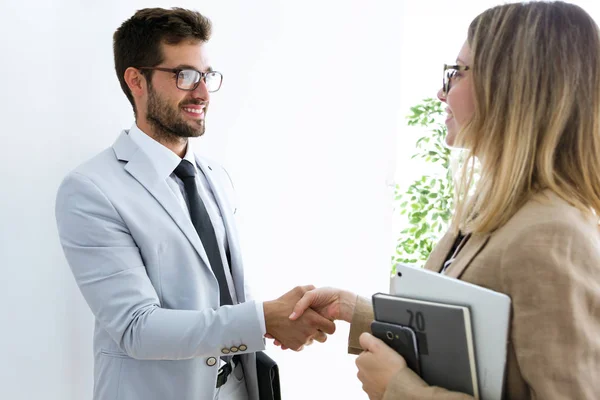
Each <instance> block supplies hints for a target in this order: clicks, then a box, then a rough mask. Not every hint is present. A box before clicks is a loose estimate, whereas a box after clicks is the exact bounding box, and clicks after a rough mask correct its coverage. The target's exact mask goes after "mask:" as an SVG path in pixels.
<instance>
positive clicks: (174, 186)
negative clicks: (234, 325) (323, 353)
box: [129, 123, 267, 336]
mask: <svg viewBox="0 0 600 400" xmlns="http://www.w3.org/2000/svg"><path fill="white" fill-rule="evenodd" d="M129 137H131V140H133V141H134V143H135V144H136V145H138V147H139V148H140V149H141V150H142V151H143V152H144V153H145V154H146V155H147V156H148V158H149V159H150V160H151V162H152V165H153V166H154V168H155V169H156V172H157V173H158V174H159V176H163V177H164V179H166V181H167V184H168V185H169V187H170V188H171V190H172V191H173V194H174V195H175V196H176V197H177V199H178V200H179V204H181V207H183V209H184V210H185V211H186V212H187V213H188V215H189V202H188V199H187V195H186V193H185V190H184V186H183V181H182V180H181V179H179V177H177V176H176V175H175V173H174V172H173V171H174V170H175V168H177V166H178V165H179V163H180V162H181V160H182V159H181V158H179V156H178V155H177V154H175V153H173V152H172V151H171V150H170V149H168V148H167V147H165V146H163V145H162V144H160V143H159V142H157V141H156V140H154V139H152V138H151V137H150V136H148V135H147V134H145V133H144V132H142V130H140V128H138V126H137V124H135V123H134V124H133V126H132V127H131V129H130V130H129ZM183 159H185V160H188V161H189V162H190V163H191V164H192V165H193V166H194V168H195V169H196V184H197V186H198V192H199V193H198V194H199V195H200V198H201V199H202V202H203V203H204V205H205V207H206V211H207V212H208V215H209V216H210V220H211V222H212V224H213V227H214V229H215V234H216V236H217V242H218V244H219V252H220V253H221V260H222V261H223V269H224V270H225V278H226V279H227V285H228V286H229V292H230V293H231V298H232V300H233V302H234V304H237V302H238V301H237V296H236V293H235V288H234V286H233V278H232V276H231V271H230V269H229V262H228V260H227V256H226V254H227V253H226V252H227V250H228V249H229V243H228V241H227V232H226V230H225V225H224V223H223V218H222V216H221V210H220V209H219V206H218V205H217V201H216V200H215V197H214V194H213V193H212V190H211V189H210V185H209V184H208V181H207V180H206V177H205V176H204V173H203V172H202V170H201V169H200V168H198V166H197V165H196V159H195V156H194V152H193V150H192V144H191V143H190V142H189V141H188V146H187V149H186V153H185V155H184V157H183ZM256 313H257V315H258V318H259V323H260V326H261V329H262V334H263V336H264V335H265V333H266V332H267V329H266V325H265V315H264V311H263V303H262V302H256Z"/></svg>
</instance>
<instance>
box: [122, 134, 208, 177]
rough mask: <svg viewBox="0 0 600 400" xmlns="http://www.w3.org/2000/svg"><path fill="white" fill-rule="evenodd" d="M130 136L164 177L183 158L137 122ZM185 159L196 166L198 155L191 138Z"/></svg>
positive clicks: (169, 173) (171, 171)
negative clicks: (139, 126) (146, 131)
mask: <svg viewBox="0 0 600 400" xmlns="http://www.w3.org/2000/svg"><path fill="white" fill-rule="evenodd" d="M129 137H130V138H131V140H133V142H134V143H135V144H136V145H137V146H138V147H139V148H140V149H141V150H142V151H143V152H144V153H145V154H146V156H148V158H149V159H150V162H151V163H152V166H153V167H154V169H155V170H156V172H157V173H158V175H159V176H160V177H161V178H163V179H167V178H168V177H169V176H170V175H171V174H172V173H173V171H174V170H175V168H177V166H178V165H179V163H180V162H181V160H182V159H181V158H180V157H179V156H178V155H177V154H175V153H173V152H172V151H171V150H170V149H168V148H167V147H165V146H163V145H162V144H160V143H159V142H157V141H156V140H154V139H152V138H151V137H150V136H148V135H147V134H145V133H144V132H143V131H142V130H141V129H140V128H138V126H137V124H136V123H134V124H133V126H132V127H131V129H130V130H129ZM183 159H184V160H188V161H189V162H190V163H191V164H192V165H193V166H194V168H196V157H195V156H194V151H193V149H192V144H191V142H190V141H189V140H188V145H187V148H186V151H185V155H184V156H183ZM197 172H198V171H197V170H196V173H197Z"/></svg>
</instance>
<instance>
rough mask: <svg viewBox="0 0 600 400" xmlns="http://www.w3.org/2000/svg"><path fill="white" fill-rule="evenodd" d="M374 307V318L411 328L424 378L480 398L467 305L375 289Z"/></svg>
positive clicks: (446, 387)
mask: <svg viewBox="0 0 600 400" xmlns="http://www.w3.org/2000/svg"><path fill="white" fill-rule="evenodd" d="M373 310H374V312H375V320H376V321H380V322H387V323H390V324H397V325H403V326H408V327H410V328H411V329H413V330H414V332H415V335H416V338H417V348H418V352H419V359H420V367H421V378H423V380H424V381H425V382H427V383H428V384H429V385H433V386H439V387H443V388H445V389H448V390H452V391H457V392H462V393H466V394H469V395H471V396H473V397H475V398H476V399H477V398H479V388H478V382H477V368H476V361H475V346H474V342H473V333H472V328H471V314H470V311H469V308H468V307H465V306H461V305H455V304H445V303H438V302H431V301H423V300H416V299H410V298H404V297H398V296H392V295H389V294H384V293H376V294H374V295H373Z"/></svg>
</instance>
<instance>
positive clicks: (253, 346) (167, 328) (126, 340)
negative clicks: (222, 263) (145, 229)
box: [55, 173, 264, 360]
mask: <svg viewBox="0 0 600 400" xmlns="http://www.w3.org/2000/svg"><path fill="white" fill-rule="evenodd" d="M55 212H56V221H57V226H58V232H59V237H60V241H61V244H62V246H63V250H64V253H65V256H66V258H67V261H68V263H69V266H70V268H71V270H72V272H73V275H74V277H75V281H76V282H77V285H78V286H79V289H80V290H81V293H82V294H83V297H84V298H85V300H86V302H87V303H88V305H89V307H90V309H91V311H92V313H93V314H94V316H95V318H96V321H97V322H98V323H99V324H100V325H101V326H102V328H103V329H105V330H106V331H107V332H108V334H109V335H110V336H111V338H112V339H113V340H114V341H115V343H117V345H118V346H119V347H120V348H121V349H122V350H123V351H124V352H125V353H126V354H127V355H129V356H130V357H132V358H136V359H152V360H180V359H189V358H193V357H200V356H207V355H215V354H220V349H221V348H222V347H223V343H232V344H235V343H239V341H240V338H244V343H245V344H246V346H247V347H248V348H247V350H246V351H244V352H240V354H243V353H248V352H256V351H260V350H263V349H264V342H263V338H262V334H261V329H260V326H259V316H258V315H257V308H256V306H255V303H254V302H246V303H242V304H238V305H235V306H222V307H218V308H217V309H216V310H215V309H212V308H208V309H204V310H173V309H166V308H162V307H161V304H160V300H159V297H158V295H157V293H156V290H155V288H154V286H153V285H152V283H151V281H150V279H149V277H148V275H147V274H146V268H145V266H144V262H143V259H142V256H141V254H140V251H139V248H138V247H137V245H136V243H135V241H134V238H133V237H132V235H131V233H130V232H129V230H128V228H127V225H126V223H125V222H124V221H123V219H122V218H121V216H120V215H119V213H118V212H117V210H116V209H115V207H114V206H113V204H112V203H111V202H110V200H109V199H108V198H107V197H106V196H105V194H104V193H103V192H102V191H101V190H100V188H98V186H97V185H96V184H95V183H94V182H93V181H92V180H91V179H90V178H89V177H87V176H84V175H82V174H80V173H71V174H70V175H69V176H67V178H65V180H64V181H63V183H62V184H61V186H60V188H59V190H58V194H57V200H56V210H55Z"/></svg>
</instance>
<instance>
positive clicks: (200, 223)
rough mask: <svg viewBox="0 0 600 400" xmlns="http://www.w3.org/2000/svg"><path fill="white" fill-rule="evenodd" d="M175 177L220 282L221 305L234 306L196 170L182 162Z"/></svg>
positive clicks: (189, 164) (190, 164)
mask: <svg viewBox="0 0 600 400" xmlns="http://www.w3.org/2000/svg"><path fill="white" fill-rule="evenodd" d="M174 172H175V175H177V176H178V177H179V179H181V180H182V181H183V186H184V188H185V193H186V194H187V198H188V202H189V205H190V216H191V218H192V223H193V224H194V228H196V232H198V236H200V240H201V241H202V245H203V246H204V250H206V255H207V256H208V261H209V262H210V265H211V267H212V270H213V272H214V274H215V277H216V278H217V281H218V282H219V298H220V301H221V304H220V305H230V304H233V301H232V300H231V294H230V293H229V286H228V285H227V279H226V278H225V270H224V269H223V260H222V259H221V253H220V252H219V244H218V243H217V236H216V235H215V229H214V227H213V224H212V222H211V221H210V217H209V215H208V212H207V211H206V207H205V206H204V203H203V202H202V199H201V198H200V195H199V194H198V186H197V185H196V168H194V166H193V165H192V163H190V162H189V161H187V160H182V161H181V162H180V163H179V165H178V166H177V168H175V171H174Z"/></svg>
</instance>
